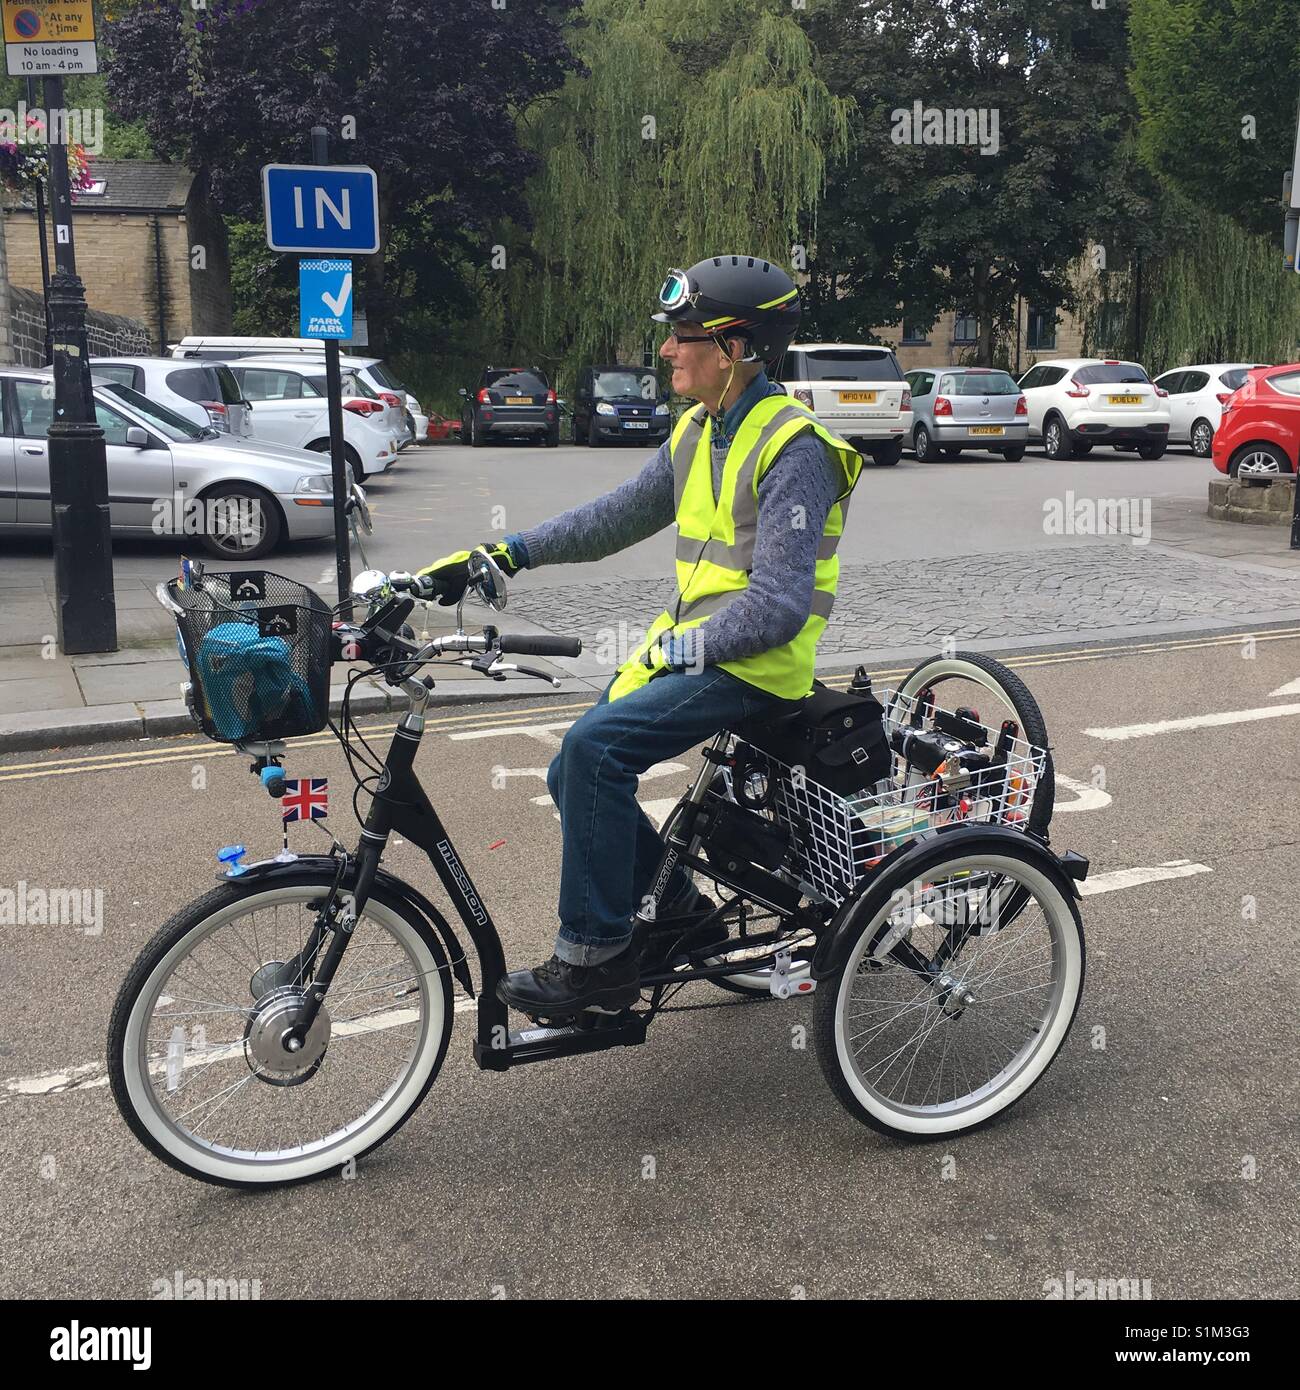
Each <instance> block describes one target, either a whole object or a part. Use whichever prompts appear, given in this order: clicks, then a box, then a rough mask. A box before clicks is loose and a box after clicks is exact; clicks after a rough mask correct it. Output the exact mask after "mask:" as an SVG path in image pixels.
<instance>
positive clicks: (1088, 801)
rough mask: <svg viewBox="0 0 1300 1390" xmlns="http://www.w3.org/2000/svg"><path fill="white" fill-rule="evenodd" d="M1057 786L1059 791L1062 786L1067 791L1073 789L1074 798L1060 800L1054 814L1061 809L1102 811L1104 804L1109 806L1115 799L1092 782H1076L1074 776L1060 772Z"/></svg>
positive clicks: (1057, 777)
mask: <svg viewBox="0 0 1300 1390" xmlns="http://www.w3.org/2000/svg"><path fill="white" fill-rule="evenodd" d="M1056 786H1057V790H1058V791H1059V790H1060V788H1062V787H1064V788H1065V789H1066V790H1067V791H1072V792H1073V793H1074V800H1073V801H1058V802H1057V803H1056V805H1055V807H1054V809H1053V812H1052V814H1053V815H1056V814H1057V813H1058V812H1061V811H1100V810H1101V808H1102V807H1103V806H1109V805H1110V803H1111V802H1112V801H1113V800H1114V799H1115V798H1114V797H1113V796H1111V794H1110V793H1109V792H1104V791H1102V790H1101V789H1100V788H1099V787H1094V786H1093V785H1092V783H1091V782H1076V781H1075V780H1074V778H1073V777H1066V776H1064V775H1063V774H1062V773H1059V772H1058V773H1057V774H1056Z"/></svg>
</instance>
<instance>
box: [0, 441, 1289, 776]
mask: <svg viewBox="0 0 1300 1390" xmlns="http://www.w3.org/2000/svg"><path fill="white" fill-rule="evenodd" d="M644 456H645V455H644V452H643V451H642V450H629V449H621V448H612V449H602V450H594V451H593V450H589V449H574V448H562V449H558V450H534V449H529V448H527V447H523V448H520V447H517V446H510V445H505V446H501V447H498V448H496V449H490V450H472V449H468V448H465V447H462V446H445V445H444V446H426V447H421V448H417V449H413V450H408V451H406V452H405V453H404V454H403V455H402V458H401V460H400V462H399V465H398V466H397V467H396V468H395V469H394V470H392V471H390V473H389V474H386V475H384V476H383V477H381V478H378V479H375V480H373V481H372V482H371V483H370V484H369V485H368V486H369V491H370V494H371V499H372V503H373V510H374V513H375V517H376V536H375V537H374V538H373V539H372V540H371V541H370V542H369V543H368V545H367V554H368V556H369V559H370V563H371V564H372V565H376V566H378V567H380V568H391V569H397V568H416V567H418V566H419V565H420V564H421V563H427V562H428V560H430V559H432V558H433V557H434V556H436V555H438V554H441V553H443V552H444V551H445V550H449V549H453V548H457V547H458V546H460V545H463V544H464V543H465V542H466V537H467V536H469V537H472V536H474V535H478V536H481V537H485V538H486V537H490V536H491V535H492V534H493V531H494V530H495V531H496V532H497V533H498V534H499V533H501V532H503V531H505V530H506V529H514V528H515V527H519V528H523V527H524V526H526V525H529V524H532V523H533V522H535V521H538V520H540V519H542V518H543V517H544V516H546V515H548V514H551V513H553V512H555V511H557V510H560V509H562V508H563V507H565V506H569V505H573V504H575V503H576V502H578V501H581V500H585V499H586V498H589V497H591V496H592V495H594V494H595V493H597V492H600V491H603V490H605V489H606V488H608V487H612V486H616V485H617V483H618V482H620V481H622V480H623V478H625V477H626V476H628V475H630V474H631V473H632V472H634V471H635V469H636V468H637V467H639V465H640V463H641V461H642V459H643V458H644ZM1217 476H1218V475H1217V474H1214V473H1213V470H1212V469H1210V467H1209V465H1208V463H1206V461H1204V460H1200V459H1194V458H1192V457H1191V456H1190V455H1189V454H1178V453H1170V454H1168V455H1166V458H1165V459H1164V460H1161V461H1160V462H1158V463H1139V462H1137V461H1136V460H1129V459H1125V458H1121V457H1119V456H1116V457H1113V458H1109V457H1108V458H1105V459H1102V458H1100V457H1098V458H1096V459H1092V458H1090V459H1088V460H1085V461H1081V462H1076V463H1072V464H1068V465H1060V464H1053V463H1052V462H1051V461H1049V460H1047V459H1045V458H1042V457H1038V456H1035V455H1033V454H1030V455H1027V456H1026V460H1025V461H1023V462H1022V463H1019V464H1008V463H1006V462H1005V461H1004V460H1000V459H996V460H995V459H993V458H991V457H990V458H988V459H985V458H983V457H982V456H980V455H970V456H967V457H966V458H964V459H961V460H956V461H948V460H944V461H942V462H941V463H936V464H927V465H920V464H917V463H916V462H915V461H914V460H911V459H905V460H904V462H903V463H902V464H901V465H900V466H899V467H898V468H897V469H869V470H868V471H867V473H866V474H865V475H864V478H863V480H862V482H861V483H860V484H859V488H858V491H857V493H856V494H855V497H854V503H853V511H852V513H851V521H850V525H849V530H848V534H847V535H846V538H845V541H844V543H843V545H842V547H841V561H842V575H841V582H840V592H839V596H838V599H837V602H836V609H835V613H834V615H833V617H832V621H831V624H830V627H829V629H828V631H827V633H826V635H825V637H824V638H823V640H822V643H821V646H820V655H821V659H822V664H823V666H825V667H827V668H829V667H830V666H831V665H834V664H837V663H838V664H843V663H848V662H857V661H872V660H881V659H894V658H898V659H903V658H906V657H909V656H910V657H919V656H921V655H924V654H928V653H929V652H930V651H932V650H934V649H936V648H938V647H941V646H942V645H943V643H944V642H950V643H955V644H956V645H957V646H959V647H971V648H976V649H979V650H985V651H994V652H996V651H1003V650H1010V649H1015V648H1018V647H1024V646H1035V645H1041V646H1051V645H1059V644H1060V643H1062V642H1068V641H1103V640H1114V639H1118V638H1123V637H1127V636H1136V635H1140V634H1146V635H1154V634H1163V633H1177V632H1186V633H1191V632H1198V631H1207V630H1213V629H1215V628H1224V627H1232V626H1234V625H1240V624H1241V623H1242V622H1285V621H1289V620H1292V619H1295V618H1300V551H1291V550H1289V549H1288V548H1287V539H1288V537H1287V531H1286V529H1285V528H1271V529H1266V528H1259V527H1245V526H1239V525H1234V524H1232V523H1229V522H1222V521H1214V520H1211V519H1210V518H1209V517H1208V516H1207V515H1206V514H1205V496H1206V482H1207V480H1208V479H1209V478H1210V477H1217ZM1103 503H1104V505H1103ZM1090 507H1091V510H1090ZM1107 518H1109V522H1110V525H1111V527H1112V528H1113V527H1115V526H1122V527H1123V531H1122V532H1121V533H1118V534H1117V533H1116V532H1115V530H1114V529H1111V530H1107V529H1106V527H1105V524H1104V523H1105V522H1106V520H1107ZM670 547H671V539H670V538H667V539H666V538H665V536H663V535H661V536H658V537H654V538H652V539H651V540H650V541H646V542H643V543H642V544H640V545H638V546H635V547H633V548H632V549H631V550H630V551H628V552H626V553H625V554H624V555H622V556H619V557H616V558H613V559H610V560H606V561H603V562H600V563H598V564H586V565H573V566H560V567H554V568H543V569H540V570H538V571H535V572H531V573H529V574H528V575H527V576H526V577H524V578H521V579H520V580H519V581H518V582H517V587H515V589H514V593H513V598H512V603H511V606H510V608H509V610H508V613H509V621H508V622H506V623H504V626H505V627H506V628H507V629H508V630H510V631H516V632H552V633H563V634H566V635H567V634H571V633H577V634H579V635H581V636H582V637H583V639H584V644H585V646H586V648H587V652H586V654H585V655H584V657H583V658H581V659H579V660H578V661H577V662H564V663H555V662H539V663H534V664H538V665H540V666H541V667H542V668H543V669H546V670H548V671H551V672H552V673H553V674H554V675H555V677H556V679H558V680H559V681H560V685H559V687H558V688H557V691H556V693H558V694H560V695H563V696H568V695H572V694H575V693H582V692H586V691H591V690H599V689H601V688H603V686H604V684H605V683H606V682H607V681H608V679H609V678H610V675H611V673H612V671H613V669H614V667H615V666H616V665H617V663H618V661H620V660H621V659H623V657H624V656H625V655H626V653H627V651H628V649H629V648H630V647H631V646H632V645H633V644H634V643H635V641H636V640H637V638H638V637H639V635H640V633H639V630H638V628H637V624H642V625H644V624H645V623H647V622H648V621H649V620H650V619H651V618H652V617H653V616H654V614H655V613H656V612H657V611H658V610H659V609H660V608H662V607H663V606H664V604H665V603H666V602H667V601H668V599H669V596H670V594H671V592H672V585H671V581H670V580H669V579H668V578H666V576H668V575H670V574H671V560H670V555H671V548H670ZM114 551H115V555H114V559H115V572H116V575H117V580H118V582H117V584H116V586H115V596H116V600H117V610H118V634H119V643H120V648H119V650H118V651H115V652H110V653H102V654H94V655H88V656H76V657H71V658H69V657H65V656H63V655H62V654H61V653H60V652H59V651H58V648H57V643H56V641H55V638H54V633H55V630H56V625H55V615H54V607H53V589H54V581H53V575H52V571H51V564H50V559H49V543H48V541H47V540H40V539H23V540H11V541H9V542H7V544H6V550H5V553H4V558H3V560H2V561H0V749H39V748H45V747H67V746H73V745H77V744H85V743H91V742H96V741H99V740H102V739H139V738H151V737H161V736H167V735H171V734H175V733H181V732H184V731H187V730H189V729H190V728H192V722H191V720H190V716H189V714H188V711H187V710H186V708H185V705H184V702H183V701H182V700H181V698H180V685H181V682H182V681H183V680H184V679H185V671H184V669H183V667H182V666H181V664H180V661H179V659H178V656H177V652H176V647H175V641H174V629H173V624H172V621H171V618H170V616H169V615H168V613H167V612H166V611H165V610H164V609H163V608H162V607H161V606H160V605H159V604H158V603H157V601H156V599H155V598H154V592H153V591H154V588H155V586H156V584H157V583H158V581H159V580H160V579H161V578H165V577H166V576H168V575H170V574H172V573H174V572H175V569H176V564H177V557H178V554H179V551H178V550H177V548H176V546H175V545H174V544H173V543H170V542H167V541H163V540H159V541H155V540H152V539H148V540H120V541H118V542H116V543H115V547H114ZM262 567H265V568H270V569H273V570H276V571H277V572H280V573H285V574H288V575H290V576H291V577H293V578H297V579H300V580H302V581H303V582H306V583H310V584H312V585H313V586H315V587H318V588H319V589H321V590H322V591H324V592H328V589H329V585H330V584H331V583H332V580H333V561H332V554H331V551H330V548H329V547H328V546H326V545H320V544H317V545H313V546H299V547H296V548H295V549H293V550H291V551H289V552H287V553H285V554H284V555H279V556H275V557H272V558H271V559H269V560H267V561H263V562H261V564H260V565H247V566H243V568H262ZM361 567H362V562H361V561H360V559H359V558H357V557H354V569H360V568H361ZM420 611H421V610H417V614H419V612H420ZM487 617H488V615H487V614H486V613H483V612H481V611H478V612H477V614H476V613H475V611H474V610H472V609H470V610H467V622H469V623H470V624H471V625H472V624H473V623H474V622H475V621H477V622H478V623H480V624H481V623H482V622H483V621H486V620H487ZM453 627H454V623H453V621H452V612H451V611H449V610H444V609H439V608H437V607H436V606H435V607H432V608H430V609H428V610H427V611H426V612H424V614H423V617H421V618H419V621H418V622H417V628H418V630H419V631H420V632H421V634H424V633H427V634H429V635H433V634H436V633H438V632H440V631H450V630H452V628H453ZM336 675H338V676H339V677H340V680H339V681H338V682H337V683H336V684H335V685H334V687H333V691H332V700H333V704H334V707H335V709H336V710H337V707H338V703H339V700H340V699H341V696H342V693H343V689H344V685H343V678H342V672H336ZM538 689H539V690H540V689H542V687H540V686H538ZM516 693H517V686H516V685H515V684H514V683H513V682H509V683H499V684H495V685H488V683H487V682H485V681H483V679H482V678H481V677H480V676H477V675H476V674H474V673H472V672H469V671H466V670H463V669H458V668H443V669H442V670H441V671H439V673H438V691H437V694H436V697H435V701H436V703H439V704H455V703H457V702H460V701H463V700H466V699H483V698H510V697H512V696H514V695H515V694H516ZM395 699H396V701H397V704H395V703H394V701H395ZM400 702H401V697H400V696H397V697H394V696H393V694H392V692H390V691H389V690H388V688H387V687H386V686H384V685H383V684H382V682H377V681H368V682H365V683H363V685H362V686H361V687H360V688H359V689H358V690H357V691H356V692H355V693H354V708H355V709H356V710H357V711H358V712H386V711H389V710H392V709H394V708H396V707H398V705H399V704H400Z"/></svg>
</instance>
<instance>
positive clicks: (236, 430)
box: [90, 357, 253, 438]
mask: <svg viewBox="0 0 1300 1390" xmlns="http://www.w3.org/2000/svg"><path fill="white" fill-rule="evenodd" d="M90 370H91V372H92V373H94V375H95V376H96V377H100V378H103V379H104V380H107V381H115V382H117V383H118V384H119V385H120V386H129V387H131V388H132V390H135V391H139V392H140V394H141V395H142V396H148V397H149V399H150V400H151V401H157V402H158V403H159V404H160V405H165V406H166V407H167V408H168V409H169V410H172V411H174V412H175V413H176V414H177V415H183V416H184V417H185V418H186V419H187V420H193V421H194V423H195V424H196V425H212V426H214V427H215V428H216V429H219V430H226V431H229V433H231V434H233V435H238V436H240V437H242V438H248V437H249V436H251V435H252V433H253V427H252V423H251V421H250V420H249V418H248V412H249V410H250V408H251V407H250V405H249V402H248V401H246V400H245V399H244V393H243V391H241V390H240V388H239V382H238V381H236V380H235V377H234V375H233V373H232V372H231V370H230V368H229V367H227V366H226V365H225V363H223V362H178V361H177V360H176V359H175V358H174V357H92V358H91V359H90Z"/></svg>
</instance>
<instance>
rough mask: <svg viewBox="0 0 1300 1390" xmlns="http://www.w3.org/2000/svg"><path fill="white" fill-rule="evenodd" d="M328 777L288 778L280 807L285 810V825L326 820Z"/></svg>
mask: <svg viewBox="0 0 1300 1390" xmlns="http://www.w3.org/2000/svg"><path fill="white" fill-rule="evenodd" d="M329 787H330V784H329V778H328V777H286V778H285V779H284V795H283V796H282V797H281V798H280V805H281V806H282V807H283V808H284V823H285V825H288V824H289V822H290V821H291V820H324V819H325V816H326V814H327V813H328V811H329V804H330V791H329Z"/></svg>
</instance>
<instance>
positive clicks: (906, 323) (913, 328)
mask: <svg viewBox="0 0 1300 1390" xmlns="http://www.w3.org/2000/svg"><path fill="white" fill-rule="evenodd" d="M903 342H904V343H906V344H909V345H915V346H917V347H928V346H929V343H930V340H929V339H928V338H927V337H926V336H925V333H924V332H923V331H922V330H921V329H920V328H919V327H918V326H917V324H916V322H915V320H913V319H910V318H908V316H907V315H906V314H904V315H903Z"/></svg>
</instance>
